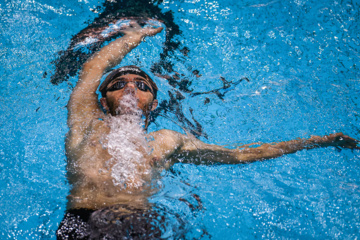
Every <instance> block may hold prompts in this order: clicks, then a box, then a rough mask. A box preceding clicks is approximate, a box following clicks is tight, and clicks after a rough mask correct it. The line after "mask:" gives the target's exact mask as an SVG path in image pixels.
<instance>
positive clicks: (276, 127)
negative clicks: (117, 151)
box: [0, 0, 360, 239]
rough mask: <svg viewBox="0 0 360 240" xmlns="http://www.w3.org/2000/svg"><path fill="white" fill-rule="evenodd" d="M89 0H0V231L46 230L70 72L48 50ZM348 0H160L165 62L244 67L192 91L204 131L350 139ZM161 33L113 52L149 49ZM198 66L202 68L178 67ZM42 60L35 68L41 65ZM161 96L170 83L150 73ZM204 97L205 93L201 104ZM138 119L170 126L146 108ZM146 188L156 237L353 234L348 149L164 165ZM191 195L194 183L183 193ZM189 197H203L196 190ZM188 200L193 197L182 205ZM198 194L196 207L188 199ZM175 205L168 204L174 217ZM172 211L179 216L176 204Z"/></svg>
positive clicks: (357, 161)
mask: <svg viewBox="0 0 360 240" xmlns="http://www.w3.org/2000/svg"><path fill="white" fill-rule="evenodd" d="M98 5H99V3H98V1H97V0H79V1H77V2H76V1H70V0H63V1H56V2H54V1H48V0H46V1H45V0H36V1H35V0H18V1H16V0H12V1H7V0H5V1H4V0H0V16H1V18H0V32H1V39H0V56H1V57H0V72H1V81H0V101H1V108H0V119H1V121H0V146H1V148H0V158H1V161H0V169H1V172H0V196H1V198H0V199H1V202H0V206H1V209H2V210H1V211H0V230H1V231H0V238H1V239H54V238H55V231H56V229H57V226H58V224H59V222H60V221H61V219H62V217H63V214H64V211H65V205H66V195H67V194H68V191H69V188H70V186H69V185H68V184H67V181H66V176H65V174H66V171H65V166H66V157H65V152H64V138H65V134H66V132H67V131H68V128H67V125H66V117H67V110H66V107H65V106H66V104H67V101H68V99H69V95H70V93H71V89H72V85H74V84H75V83H76V81H77V78H76V77H73V78H70V80H69V81H68V82H64V83H62V84H60V85H58V86H54V85H52V84H51V83H50V75H51V72H52V71H54V66H53V65H52V64H51V61H53V60H54V59H55V58H56V53H57V52H58V51H60V50H64V49H66V48H67V47H68V44H69V41H70V39H71V37H72V36H73V35H75V34H77V33H78V32H79V31H80V30H81V29H83V28H85V27H86V26H87V24H86V23H85V22H86V21H91V20H93V19H94V18H95V17H96V16H97V13H96V12H94V11H92V10H93V9H95V8H96V6H98ZM359 5H360V2H359V1H358V0H355V1H350V0H348V1H346V0H345V1H315V0H313V1H310V0H303V1H301V0H295V1H276V0H275V1H261V0H258V1H238V0H221V1H220V0H219V1H208V0H193V1H190V0H189V1H188V0H183V1H164V3H163V4H161V8H162V9H163V10H164V11H168V10H172V11H173V12H174V16H175V22H176V23H177V24H178V25H179V26H180V29H181V31H182V34H181V35H180V36H178V37H177V38H178V40H180V41H181V43H182V44H183V45H184V46H188V48H189V49H190V52H189V53H188V57H186V58H185V57H184V56H183V55H182V54H181V53H180V52H179V51H177V52H175V53H174V54H173V55H172V56H171V61H172V62H173V63H175V64H174V69H175V70H176V71H177V72H179V73H182V74H187V75H188V76H187V77H188V78H189V79H191V80H193V81H192V85H191V89H193V90H194V91H195V92H206V91H211V90H213V89H216V88H220V87H222V82H221V80H220V77H224V78H226V79H227V80H229V81H236V80H239V79H240V78H241V77H247V78H248V79H249V80H250V82H247V81H243V82H241V83H240V84H238V85H236V86H234V88H233V89H232V90H231V91H229V92H227V93H226V94H225V96H224V99H223V100H222V99H220V98H218V97H217V96H216V95H215V94H207V95H198V96H194V97H192V96H190V95H189V94H187V93H183V95H184V96H185V100H184V101H183V102H182V107H183V110H184V113H185V115H186V116H187V117H188V118H189V119H191V118H192V116H191V112H190V108H191V109H193V114H194V118H195V119H197V120H198V121H199V122H200V123H201V124H202V126H203V127H204V131H205V132H206V133H207V134H208V139H205V138H203V137H202V138H201V139H202V140H203V141H205V142H208V143H212V144H218V145H223V146H226V147H229V148H234V147H236V146H238V145H240V144H247V143H252V142H274V141H285V140H290V139H294V138H297V137H301V138H308V137H310V136H311V135H325V134H330V133H335V132H344V133H346V134H348V135H350V136H352V137H354V138H357V139H360V131H359V120H360V116H359V114H360V109H359V106H360V99H359V93H360V73H359V66H360V27H359V20H360V12H359V11H360V10H359V9H360V8H359ZM163 40H164V33H162V34H160V35H158V36H156V37H155V38H153V39H148V40H147V42H146V43H143V44H142V45H141V46H139V47H138V48H137V49H136V50H134V51H133V52H132V53H131V54H130V55H129V56H128V57H127V58H126V59H125V61H124V64H132V63H134V61H135V60H134V59H137V60H136V61H140V62H141V64H142V67H143V68H144V69H149V68H150V67H151V61H156V60H158V59H159V54H160V53H161V51H162V48H161V47H162V42H163ZM189 68H196V69H197V70H199V71H200V74H202V76H201V77H200V78H195V77H194V76H193V75H189V71H188V69H189ZM44 72H46V73H47V74H44ZM155 79H156V81H157V82H158V83H159V86H160V88H161V89H162V90H161V91H160V92H159V93H158V96H159V98H160V99H161V100H164V99H167V98H168V94H167V92H168V91H171V90H172V88H173V87H171V86H170V85H169V84H168V83H167V81H165V80H164V79H160V78H155ZM206 98H208V99H209V100H210V102H209V103H207V104H205V100H206ZM156 121H157V124H152V125H151V127H150V131H154V130H157V129H161V128H169V129H173V130H177V131H182V129H181V127H179V126H178V125H177V124H175V123H174V122H173V121H171V116H170V119H169V118H158V119H157V120H156ZM162 175H163V178H162V179H161V181H160V182H159V183H158V185H159V187H160V188H161V190H160V191H159V192H158V193H157V194H156V195H155V196H153V197H152V198H151V199H150V200H151V201H152V202H154V203H155V204H156V205H157V206H158V207H159V208H161V209H164V212H166V214H168V215H169V222H168V228H167V230H166V232H164V236H165V237H166V236H167V237H169V238H170V239H171V238H172V236H173V234H174V232H176V231H183V232H185V237H184V238H186V239H196V238H197V239H269V238H275V239H356V238H358V237H359V236H360V180H359V179H360V152H359V151H351V150H342V151H339V150H337V149H335V148H326V149H314V150H308V151H306V150H305V151H300V152H297V153H295V154H292V155H287V156H283V157H280V158H278V159H273V160H269V161H264V162H257V163H252V164H247V165H214V166H196V165H191V164H188V165H186V164H176V165H174V167H173V168H172V169H171V170H170V171H167V172H163V173H162ZM194 194H195V195H194ZM195 196H199V198H200V199H201V202H202V203H201V204H200V203H199V202H198V201H197V200H196V197H195ZM190 204H192V205H193V206H194V207H193V208H195V209H193V210H192V209H191V207H190ZM200 205H201V206H200ZM176 216H178V217H176ZM179 216H180V217H179Z"/></svg>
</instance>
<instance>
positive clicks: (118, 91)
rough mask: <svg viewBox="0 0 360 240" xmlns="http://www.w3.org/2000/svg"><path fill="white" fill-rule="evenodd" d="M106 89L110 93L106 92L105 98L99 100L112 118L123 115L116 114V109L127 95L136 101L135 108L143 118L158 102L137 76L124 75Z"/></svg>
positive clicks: (146, 85)
mask: <svg viewBox="0 0 360 240" xmlns="http://www.w3.org/2000/svg"><path fill="white" fill-rule="evenodd" d="M136 82H137V83H136ZM107 89H110V91H107V92H106V97H105V98H101V99H100V102H101V105H102V106H103V107H104V109H106V110H107V111H108V112H109V113H110V114H111V115H113V116H115V115H118V114H124V113H123V112H118V111H117V109H119V105H120V101H121V100H122V99H123V97H124V96H125V95H128V94H130V95H131V96H133V97H134V98H135V99H136V100H137V107H138V108H139V109H140V110H142V112H143V114H144V115H145V116H147V115H148V114H149V113H150V111H153V110H154V109H155V108H156V106H157V104H158V101H157V100H156V99H154V96H153V94H152V93H151V90H150V89H151V88H150V86H149V85H148V84H147V83H146V81H145V79H144V78H143V77H141V76H139V75H135V74H126V75H123V76H120V77H119V78H116V79H114V80H113V81H112V82H110V83H109V85H108V86H107Z"/></svg>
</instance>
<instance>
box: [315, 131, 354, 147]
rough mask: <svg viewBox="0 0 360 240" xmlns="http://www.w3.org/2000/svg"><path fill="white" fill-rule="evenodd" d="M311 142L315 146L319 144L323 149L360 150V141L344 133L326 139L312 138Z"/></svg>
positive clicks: (328, 136) (331, 135) (325, 137)
mask: <svg viewBox="0 0 360 240" xmlns="http://www.w3.org/2000/svg"><path fill="white" fill-rule="evenodd" d="M309 141H310V142H311V143H313V144H318V145H319V146H321V147H327V146H334V147H342V148H350V149H360V147H359V146H358V143H359V142H360V141H359V140H356V139H354V138H351V137H349V136H347V135H344V134H343V133H341V132H340V133H334V134H330V135H327V136H324V137H319V136H312V137H311V138H310V139H309Z"/></svg>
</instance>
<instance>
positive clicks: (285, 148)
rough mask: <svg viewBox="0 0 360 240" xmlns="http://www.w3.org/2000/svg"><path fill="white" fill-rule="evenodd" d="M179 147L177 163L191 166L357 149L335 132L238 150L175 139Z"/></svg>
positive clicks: (356, 146) (343, 136) (193, 139)
mask: <svg viewBox="0 0 360 240" xmlns="http://www.w3.org/2000/svg"><path fill="white" fill-rule="evenodd" d="M177 139H181V141H180V140H178V142H180V143H179V144H178V146H179V148H178V150H177V151H176V152H174V153H175V154H174V157H175V158H176V159H178V160H179V161H182V160H186V161H188V160H189V159H190V160H189V161H190V162H193V163H204V164H207V163H215V162H221V163H227V164H237V163H249V162H254V161H261V160H266V159H271V158H276V157H280V156H282V155H284V154H289V153H295V152H297V151H299V150H303V149H313V148H319V147H329V146H334V147H341V148H350V149H360V147H359V146H358V145H357V143H358V142H359V141H358V140H356V139H353V138H351V137H349V136H346V135H344V134H343V133H336V134H331V135H327V136H324V137H319V136H313V137H311V138H310V139H297V140H291V141H286V142H279V143H271V144H263V145H261V146H259V147H256V148H251V147H249V145H246V146H243V147H239V148H237V149H227V148H223V147H220V146H217V145H211V144H206V143H204V142H202V141H200V140H198V139H196V138H195V137H193V136H186V135H181V137H177Z"/></svg>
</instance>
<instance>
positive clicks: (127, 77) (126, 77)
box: [114, 74, 146, 81]
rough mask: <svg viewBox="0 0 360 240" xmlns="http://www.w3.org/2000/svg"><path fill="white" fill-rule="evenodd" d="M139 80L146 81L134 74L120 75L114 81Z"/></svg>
mask: <svg viewBox="0 0 360 240" xmlns="http://www.w3.org/2000/svg"><path fill="white" fill-rule="evenodd" d="M119 79H120V80H128V81H131V80H140V81H145V80H146V79H145V78H144V77H142V76H140V75H136V74H125V75H121V76H118V77H116V78H115V79H114V80H119Z"/></svg>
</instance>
